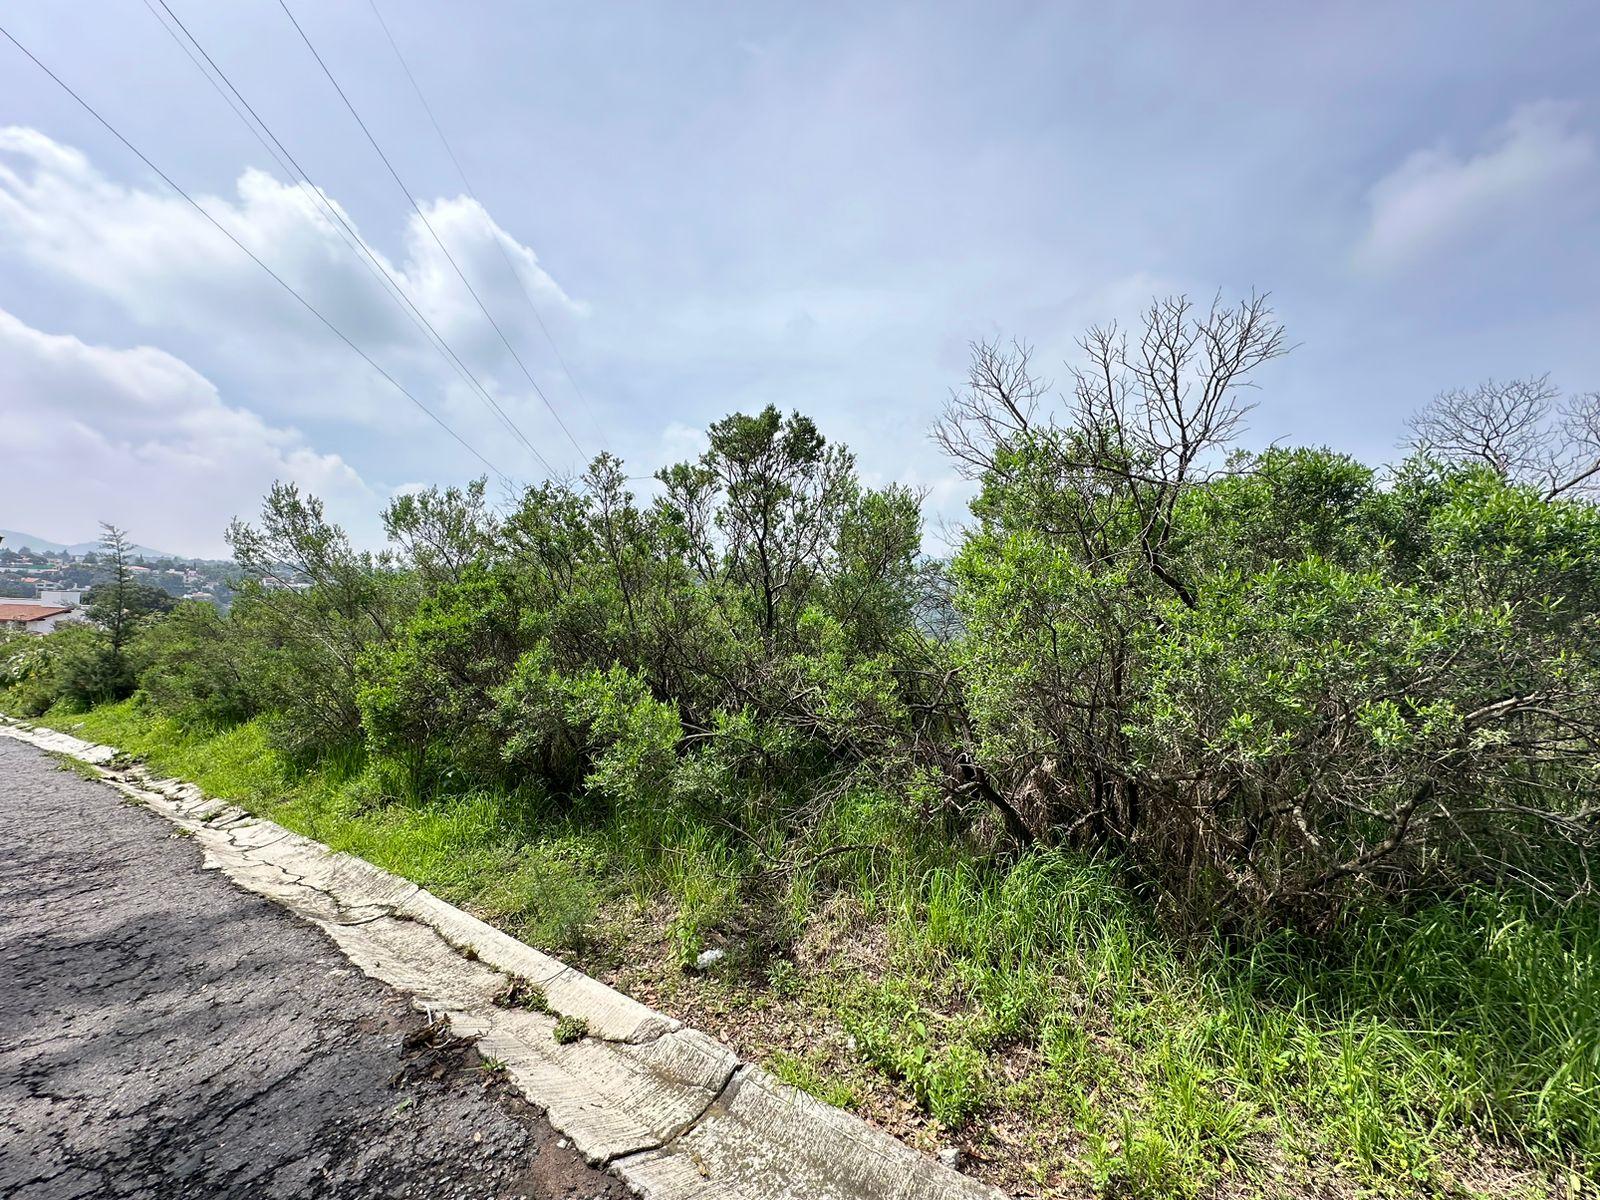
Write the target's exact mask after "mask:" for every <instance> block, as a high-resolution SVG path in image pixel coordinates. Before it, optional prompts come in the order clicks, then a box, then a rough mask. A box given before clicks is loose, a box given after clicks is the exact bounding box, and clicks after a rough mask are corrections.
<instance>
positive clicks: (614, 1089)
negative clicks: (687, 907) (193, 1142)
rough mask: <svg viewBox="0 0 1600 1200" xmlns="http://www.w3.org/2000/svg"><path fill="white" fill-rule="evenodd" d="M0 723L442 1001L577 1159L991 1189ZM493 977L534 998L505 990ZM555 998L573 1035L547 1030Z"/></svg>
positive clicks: (463, 931) (299, 846) (705, 1194)
mask: <svg viewBox="0 0 1600 1200" xmlns="http://www.w3.org/2000/svg"><path fill="white" fill-rule="evenodd" d="M0 734H3V735H5V736H9V737H12V738H16V739H17V740H19V741H24V742H28V743H30V744H32V745H34V746H38V747H39V748H41V749H43V750H49V751H53V752H55V753H58V754H65V755H68V756H70V757H72V758H75V759H79V760H81V761H83V762H86V763H90V764H91V765H93V766H95V767H96V768H97V769H98V770H99V771H100V773H101V774H102V776H104V778H105V779H106V781H107V782H109V783H110V784H111V785H112V786H113V787H115V788H117V789H118V790H119V791H121V792H122V793H123V794H124V795H126V796H128V797H129V798H130V799H132V800H134V801H135V802H138V803H142V804H144V805H146V806H147V807H149V808H150V809H151V811H153V812H155V813H158V814H159V815H161V816H162V817H165V818H166V819H167V820H168V821H171V822H172V823H173V824H174V825H176V826H178V828H179V829H181V830H183V831H185V832H186V833H187V834H188V835H190V836H192V837H193V838H194V839H195V840H196V841H197V842H198V843H199V844H200V846H201V848H202V850H203V851H204V853H205V865H206V867H208V868H211V869H215V870H220V871H221V872H222V873H223V874H225V875H227V876H228V877H229V878H230V879H232V880H233V881H234V882H235V883H237V884H238V885H239V886H241V887H243V888H245V889H247V890H249V891H252V892H255V893H257V894H259V895H262V896H265V897H267V898H269V899H271V900H274V901H276V902H277V903H279V904H281V905H283V906H284V907H285V908H287V909H289V910H290V911H291V912H293V913H295V915H297V916H299V917H301V918H302V919H304V920H306V921H309V922H311V923H312V924H314V925H317V926H318V927H320V928H321V929H323V930H324V931H325V932H326V933H327V934H328V936H329V937H331V938H332V939H333V941H334V942H335V943H336V944H337V945H338V947H339V949H340V950H341V951H343V953H344V954H345V956H346V957H347V958H349V959H350V961H351V962H352V963H353V964H355V965H356V966H357V967H359V968H360V969H361V970H362V971H363V972H364V973H365V974H367V975H370V976H372V977H373V978H374V979H378V980H381V981H383V982H384V983H386V984H388V985H390V986H391V987H394V988H396V989H398V990H399V991H402V992H404V993H406V994H407V995H408V996H409V997H410V998H411V1001H412V1003H413V1004H415V1005H416V1006H417V1007H418V1008H420V1009H423V1010H424V1011H427V1012H429V1013H430V1014H434V1015H442V1016H445V1017H448V1018H449V1020H450V1024H451V1027H452V1028H453V1029H454V1030H455V1031H456V1032H457V1033H459V1034H461V1035H462V1036H464V1037H473V1038H476V1039H477V1042H478V1047H479V1049H480V1051H481V1052H482V1053H483V1054H484V1056H485V1057H488V1058H493V1059H498V1060H499V1061H500V1062H502V1063H504V1064H505V1067H506V1073H507V1077H508V1078H509V1079H510V1080H511V1081H512V1082H513V1083H515V1084H516V1085H517V1087H518V1088H519V1089H520V1090H521V1091H522V1093H523V1094H524V1095H526V1096H527V1097H528V1099H529V1100H531V1101H532V1102H533V1103H535V1104H537V1105H539V1106H540V1107H542V1108H544V1109H545V1110H546V1111H547V1112H548V1114H549V1119H550V1123H551V1124H552V1125H553V1126H554V1127H555V1128H556V1129H558V1130H559V1131H560V1132H561V1133H563V1134H565V1135H566V1136H567V1137H569V1138H571V1139H572V1141H573V1144H574V1145H575V1146H577V1148H578V1149H579V1151H581V1152H582V1153H583V1155H584V1156H585V1157H586V1158H587V1159H588V1160H589V1161H590V1162H591V1163H594V1164H597V1165H603V1166H606V1167H608V1168H609V1169H610V1170H612V1171H613V1172H614V1173H615V1174H616V1175H617V1176H618V1177H620V1178H621V1179H622V1180H623V1181H624V1182H625V1183H627V1184H628V1185H629V1186H630V1187H632V1188H634V1189H635V1190H636V1191H638V1192H639V1194H640V1195H642V1196H643V1197H645V1198H646V1200H679V1198H687V1197H695V1198H697V1200H775V1198H778V1197H793V1198H795V1200H801V1198H804V1200H938V1198H945V1197H949V1198H951V1200H1001V1197H1002V1193H1000V1192H999V1191H997V1190H995V1189H994V1188H991V1187H989V1186H988V1185H986V1184H982V1183H979V1182H978V1181H976V1180H973V1179H969V1178H967V1177H966V1176H964V1175H961V1174H959V1173H958V1172H956V1171H953V1170H950V1169H949V1168H948V1167H945V1166H944V1165H942V1164H941V1163H939V1162H937V1161H935V1160H934V1159H931V1158H929V1157H927V1156H925V1155H923V1154H919V1153H918V1152H917V1151H915V1150H913V1149H911V1148H910V1147H909V1146H906V1145H905V1144H904V1143H902V1142H899V1141H896V1140H895V1139H894V1138H892V1137H890V1136H889V1135H888V1134H886V1133H883V1132H881V1131H880V1130H876V1129H873V1128H872V1127H871V1126H869V1125H867V1124H866V1123H865V1122H864V1121H862V1120H860V1119H859V1118H857V1117H854V1116H852V1115H850V1114H849V1113H846V1112H843V1111H841V1110H839V1109H836V1108H833V1107H831V1106H829V1105H827V1104H824V1103H822V1102H821V1101H819V1100H816V1099H813V1098H812V1097H811V1096H808V1095H806V1094H805V1093H803V1092H800V1091H798V1090H796V1089H795V1088H792V1087H790V1086H788V1085H787V1084H784V1083H781V1082H780V1081H778V1080H777V1079H775V1078H774V1077H773V1076H771V1075H769V1074H768V1073H767V1072H765V1071H763V1070H762V1069H761V1068H760V1067H757V1066H755V1065H753V1064H750V1063H746V1062H741V1061H740V1060H739V1058H738V1056H737V1055H735V1054H734V1052H733V1051H732V1050H730V1049H729V1048H728V1047H726V1046H724V1045H722V1044H721V1043H720V1042H718V1041H716V1040H714V1039H713V1038H711V1037H709V1036H707V1035H706V1034H704V1033H702V1032H700V1031H699V1030H697V1029H692V1028H689V1027H687V1026H685V1025H684V1024H683V1023H682V1022H681V1021H677V1020H675V1019H673V1018H672V1017H668V1016H664V1015H663V1014H661V1013H658V1012H656V1011H655V1010H653V1009H650V1008H647V1007H646V1006H645V1005H643V1004H640V1003H639V1002H638V1001H636V1000H634V999H632V998H631V997H629V996H625V995H623V994H622V993H621V992H618V991H616V990H615V989H613V988H610V987H607V986H606V985H605V984H603V983H601V982H599V981H598V980H595V979H591V978H590V977H589V976H587V975H585V974H583V973H582V972H581V971H577V970H575V969H573V968H572V967H569V966H567V965H566V964H565V963H562V962H560V961H559V960H557V959H554V958H551V957H550V956H548V955H546V954H542V953H540V952H539V951H537V950H535V949H533V948H532V947H531V946H527V945H524V944H523V943H522V942H519V941H518V940H516V939H515V938H513V937H511V936H510V935H509V934H506V933H504V932H502V931H501V930H498V929H495V928H494V927H493V926H491V925H488V924H486V923H484V922H483V921H480V920H478V919H477V918H476V917H473V916H470V915H469V914H467V913H464V912H462V911H461V910H460V909H458V908H456V907H454V906H453V905H449V904H446V903H445V902H444V901H442V900H440V899H439V898H438V897H436V896H434V895H433V894H432V893H430V892H428V891H426V890H425V889H423V888H421V887H419V886H418V885H416V884H414V883H410V882H408V881H406V880H404V879H400V878H399V877H397V876H394V875H391V874H389V873H388V872H387V871H383V870H381V869H379V868H378V867H375V866H373V865H372V864H371V863H369V862H367V861H366V860H365V859H361V858H357V857H355V856H354V855H350V854H344V853H340V852H335V851H333V850H330V849H329V848H328V847H327V846H324V845H323V844H322V843H320V842H316V841H312V840H311V839H310V838H305V837H302V836H300V835H299V834H296V833H291V832H290V831H289V830H287V829H285V828H283V827H282V826H281V825H277V824H275V823H274V822H272V821H267V820H262V819H260V818H257V817H252V816H250V815H249V814H248V813H246V812H245V811H244V810H243V809H241V808H238V807H237V806H235V805H231V804H227V803H224V802H223V801H220V800H214V799H211V798H210V797H208V796H206V795H205V794H204V793H203V792H201V791H200V790H199V789H198V788H197V787H195V786H194V785H193V784H189V783H184V782H182V781H180V780H175V779H157V778H155V777H154V776H152V775H151V774H150V773H149V772H147V771H145V770H144V769H143V768H142V767H138V766H133V767H121V766H119V765H117V763H116V762H115V761H114V760H115V759H117V757H118V752H117V751H116V750H115V749H114V748H112V747H110V746H99V745H95V744H94V743H91V742H85V741H82V740H81V739H79V738H75V737H72V736H70V735H68V734H64V733H59V732H57V731H55V730H51V729H45V728H42V727H38V726H28V725H23V724H20V723H16V722H12V721H10V720H8V719H6V718H3V717H0ZM508 977H512V978H519V979H524V980H527V981H528V982H529V983H531V984H535V985H538V986H540V987H542V988H543V989H544V992H545V996H546V997H547V999H548V1001H549V1007H550V1009H551V1010H552V1011H551V1012H549V1013H541V1012H529V1011H524V1010H522V1009H520V1008H506V1007H502V1006H500V1005H498V1004H496V1003H495V997H496V996H498V995H500V994H502V993H503V992H504V990H505V988H506V985H507V982H508ZM557 1015H569V1016H574V1017H579V1018H582V1019H583V1020H584V1021H586V1022H587V1024H588V1036H585V1037H583V1038H581V1039H579V1040H577V1041H574V1042H571V1043H569V1044H565V1045H563V1044H561V1043H558V1042H556V1040H555V1039H554V1037H553V1036H552V1031H553V1030H554V1027H555V1022H556V1018H557Z"/></svg>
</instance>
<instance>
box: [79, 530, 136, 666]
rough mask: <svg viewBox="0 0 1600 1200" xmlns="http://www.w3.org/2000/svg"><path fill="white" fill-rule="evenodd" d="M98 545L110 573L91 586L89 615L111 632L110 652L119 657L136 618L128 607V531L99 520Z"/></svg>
mask: <svg viewBox="0 0 1600 1200" xmlns="http://www.w3.org/2000/svg"><path fill="white" fill-rule="evenodd" d="M100 549H101V550H102V551H103V552H104V554H105V560H104V561H105V565H106V567H107V568H108V569H109V571H110V576H111V577H110V578H109V579H108V580H107V581H106V582H105V583H104V584H102V585H100V587H98V588H96V589H95V590H96V591H98V592H99V593H100V597H99V599H98V600H97V601H96V602H95V603H93V604H92V605H91V607H90V609H89V616H90V617H91V618H92V619H93V620H95V621H97V622H98V623H99V624H101V625H103V626H104V627H105V629H106V632H107V633H109V634H110V635H111V653H112V654H114V655H117V656H118V657H120V656H121V654H122V648H123V646H125V645H126V644H127V642H128V638H129V637H131V636H132V634H133V625H134V622H135V620H136V619H137V618H136V616H135V614H134V613H133V611H132V610H131V609H130V607H129V600H130V597H131V592H132V589H133V574H132V572H131V571H130V570H129V567H130V564H129V562H128V559H129V557H130V555H131V550H132V546H131V543H130V542H129V541H128V531H127V530H125V529H121V528H118V527H117V526H116V525H112V524H110V523H108V522H106V521H102V522H100Z"/></svg>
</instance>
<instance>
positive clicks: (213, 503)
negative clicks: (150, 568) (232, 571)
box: [0, 309, 377, 554]
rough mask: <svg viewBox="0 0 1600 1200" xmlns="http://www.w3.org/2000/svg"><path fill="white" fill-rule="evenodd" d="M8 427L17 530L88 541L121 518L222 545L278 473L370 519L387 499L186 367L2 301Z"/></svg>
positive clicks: (151, 533)
mask: <svg viewBox="0 0 1600 1200" xmlns="http://www.w3.org/2000/svg"><path fill="white" fill-rule="evenodd" d="M0 398H3V399H4V409H3V416H0V433H3V440H4V444H5V446H6V487H5V490H4V493H3V494H0V517H3V518H4V520H3V522H0V523H4V524H5V525H7V527H9V528H14V529H22V530H25V531H28V532H33V533H38V534H40V536H57V535H59V536H61V537H62V538H65V539H66V540H72V541H77V540H84V539H87V538H90V537H92V536H94V531H95V528H96V524H95V523H96V522H97V521H100V520H112V521H115V522H116V523H117V524H119V525H124V526H127V527H128V528H129V529H130V530H132V532H133V534H134V536H135V538H136V539H137V540H138V541H139V542H141V543H143V544H145V545H152V546H157V547H159V548H162V549H166V550H172V551H174V552H178V553H183V552H191V553H205V554H222V553H224V546H223V542H222V531H223V528H224V526H225V525H226V523H227V521H228V519H229V518H230V517H231V516H234V515H240V516H246V517H248V516H249V515H250V514H251V513H253V512H254V511H255V509H256V508H257V506H258V504H259V502H260V498H261V496H262V494H263V493H264V492H265V491H266V490H267V488H268V487H269V486H270V485H271V483H272V482H273V480H275V479H285V480H293V481H294V482H296V483H298V484H300V485H301V486H302V487H303V488H305V489H307V490H309V491H312V492H314V493H316V494H317V495H319V496H321V497H323V498H324V499H325V500H326V501H327V502H328V505H329V509H330V511H331V512H332V513H333V514H334V515H335V516H336V517H337V518H339V519H342V520H346V521H349V522H353V523H355V524H356V527H357V531H358V532H360V524H361V523H363V522H368V523H370V522H371V521H372V520H373V518H374V515H375V510H376V505H377V500H376V497H375V496H374V494H373V492H372V490H371V489H370V488H369V487H368V486H367V485H366V483H365V482H363V480H362V479H361V477H360V476H359V475H358V474H357V473H356V472H355V470H354V469H352V468H351V466H350V465H349V464H348V463H346V462H345V461H344V460H343V459H342V458H341V457H340V456H339V455H337V454H324V453H321V452H319V451H317V450H316V449H314V448H313V447H312V446H310V445H309V444H307V442H306V440H305V438H304V437H303V436H301V434H299V433H298V432H297V431H296V430H294V429H290V428H283V427H280V426H275V425H272V424H270V423H269V422H267V421H265V420H263V419H262V418H261V417H260V416H258V415H257V414H255V413H253V412H250V411H249V410H247V409H243V408H238V407H234V406H231V405H229V404H226V403H224V402H223V400H222V398H221V396H220V395H219V394H218V392H217V389H216V387H214V386H213V385H212V383H211V382H210V381H209V380H207V379H206V378H205V377H204V376H203V375H201V374H199V373H198V372H197V371H195V370H194V369H193V368H191V367H190V366H189V365H188V364H186V363H184V362H182V361H181V360H179V359H177V358H174V357H173V356H172V355H170V354H167V353H166V352H165V351H162V350H158V349H155V348H153V347H150V346H137V347H133V348H131V349H115V348H110V347H105V346H93V345H89V344H88V343H86V342H83V341H81V340H80V339H78V338H76V337H71V336H66V335H60V334H50V333H44V332H41V331H40V330H37V329H34V328H32V327H31V326H29V325H27V324H25V323H23V322H22V321H20V320H18V319H17V318H16V317H15V316H13V315H12V314H11V313H9V312H6V311H5V310H3V309H0Z"/></svg>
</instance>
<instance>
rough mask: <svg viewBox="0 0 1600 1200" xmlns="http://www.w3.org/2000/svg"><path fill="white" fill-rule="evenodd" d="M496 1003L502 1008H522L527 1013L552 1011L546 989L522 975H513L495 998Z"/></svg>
mask: <svg viewBox="0 0 1600 1200" xmlns="http://www.w3.org/2000/svg"><path fill="white" fill-rule="evenodd" d="M494 1002H495V1003H496V1004H498V1005H499V1006H500V1007H501V1008H520V1009H522V1010H524V1011H525V1012H536V1013H547V1012H549V1011H550V998H549V997H548V996H547V995H545V991H544V989H543V988H542V987H540V986H539V985H538V984H537V983H531V982H529V981H528V980H526V979H524V978H523V977H522V976H521V975H513V976H512V977H511V978H510V979H509V980H507V981H506V986H505V988H504V989H503V990H502V991H501V992H500V994H499V995H497V996H496V997H495V998H494Z"/></svg>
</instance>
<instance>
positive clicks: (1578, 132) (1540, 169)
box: [1356, 101, 1596, 271]
mask: <svg viewBox="0 0 1600 1200" xmlns="http://www.w3.org/2000/svg"><path fill="white" fill-rule="evenodd" d="M1576 115H1577V113H1576V110H1575V109H1574V108H1573V107H1572V106H1570V105H1565V104H1557V103H1554V102H1550V101H1545V102H1540V103H1537V104H1525V105H1523V106H1521V107H1519V108H1518V109H1517V110H1516V111H1515V112H1514V113H1513V114H1512V116H1511V118H1510V120H1508V121H1506V122H1505V124H1503V125H1501V126H1499V127H1498V128H1497V129H1495V130H1494V131H1493V132H1492V133H1491V134H1490V136H1489V137H1488V138H1487V139H1486V141H1485V144H1484V146H1483V148H1482V149H1481V150H1480V151H1479V152H1478V153H1476V154H1471V155H1467V156H1465V157H1463V156H1462V155H1459V154H1457V153H1454V152H1452V151H1451V150H1449V149H1446V148H1443V147H1435V148H1432V149H1427V150H1418V151H1416V152H1415V153H1413V154H1412V155H1411V156H1410V157H1408V158H1407V159H1406V160H1405V162H1403V163H1401V164H1400V166H1399V167H1397V168H1396V169H1395V170H1394V171H1392V172H1391V173H1390V174H1388V175H1386V176H1385V177H1384V178H1382V179H1380V180H1379V181H1378V182H1377V183H1376V184H1375V185H1373V187H1372V189H1371V191H1370V193H1369V195H1368V201H1369V204H1370V207H1371V217H1370V223H1369V226H1368V228H1367V231H1366V234H1365V236H1364V238H1363V240H1362V242H1361V244H1360V246H1359V247H1358V249H1357V252H1356V260H1357V262H1358V264H1359V265H1361V266H1363V267H1365V268H1367V269H1369V270H1376V271H1382V270H1388V269H1392V268H1395V267H1399V266H1403V265H1405V264H1407V263H1410V262H1414V261H1416V260H1418V259H1421V258H1423V257H1425V256H1427V255H1428V254H1430V253H1432V252H1435V251H1439V250H1441V249H1444V248H1447V247H1450V246H1454V245H1460V244H1461V243H1463V242H1466V241H1468V240H1469V239H1472V238H1478V237H1488V236H1496V235H1498V234H1500V233H1502V232H1507V231H1509V232H1518V231H1522V230H1527V229H1531V228H1533V227H1535V226H1536V225H1537V224H1538V223H1539V222H1540V219H1541V214H1545V213H1548V212H1550V211H1551V210H1552V209H1553V208H1557V207H1559V205H1561V204H1562V203H1565V202H1566V201H1568V200H1569V199H1571V197H1572V196H1573V194H1574V193H1578V192H1581V191H1582V190H1583V189H1585V188H1586V187H1587V186H1589V185H1590V184H1591V183H1592V182H1593V180H1594V177H1595V167H1596V152H1595V141H1594V138H1593V137H1592V136H1591V135H1590V134H1589V133H1588V132H1587V131H1585V130H1583V129H1579V128H1576V127H1575V118H1576Z"/></svg>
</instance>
